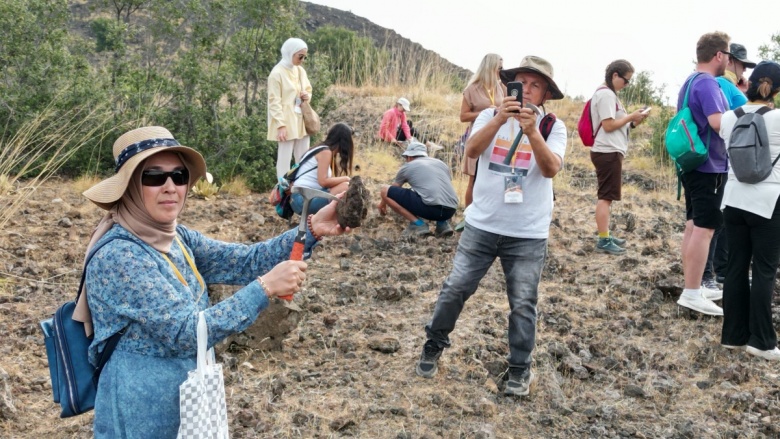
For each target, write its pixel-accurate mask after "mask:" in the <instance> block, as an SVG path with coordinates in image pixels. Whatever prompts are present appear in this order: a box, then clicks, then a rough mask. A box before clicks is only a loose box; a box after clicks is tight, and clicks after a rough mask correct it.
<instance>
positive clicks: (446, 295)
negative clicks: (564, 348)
mask: <svg viewBox="0 0 780 439" xmlns="http://www.w3.org/2000/svg"><path fill="white" fill-rule="evenodd" d="M546 255H547V240H546V239H522V238H511V237H508V236H503V235H497V234H495V233H489V232H485V231H483V230H480V229H477V228H475V227H472V226H470V225H469V224H468V223H466V228H465V230H463V233H462V235H461V237H460V241H459V242H458V250H457V252H456V253H455V258H454V259H453V263H452V265H453V266H452V272H451V273H450V275H449V276H447V279H446V280H445V281H444V286H442V289H441V292H440V293H439V299H438V300H437V302H436V308H435V309H434V311H433V317H432V318H431V321H430V322H429V323H428V324H427V325H426V326H425V332H426V334H427V336H428V339H429V340H433V341H434V342H435V343H436V344H437V345H438V346H439V347H440V348H445V347H450V339H449V334H450V332H452V330H453V329H455V322H457V320H458V316H460V312H461V311H462V310H463V305H464V304H465V303H466V300H468V299H469V297H471V295H472V294H474V292H475V291H476V290H477V287H478V286H479V282H480V281H481V280H482V278H483V277H484V276H485V273H487V271H488V269H489V268H490V266H491V265H493V261H495V259H496V258H497V257H498V258H500V259H501V267H502V268H503V270H504V278H505V280H506V290H507V297H508V299H509V310H510V311H509V358H508V360H509V367H516V368H528V367H529V366H530V365H531V352H532V351H533V349H534V345H535V344H536V302H537V299H538V296H539V294H538V287H539V280H540V278H541V274H542V267H543V266H544V260H545V257H546Z"/></svg>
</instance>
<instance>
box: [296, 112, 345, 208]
mask: <svg viewBox="0 0 780 439" xmlns="http://www.w3.org/2000/svg"><path fill="white" fill-rule="evenodd" d="M353 153H354V143H353V141H352V128H350V127H349V125H347V124H344V123H337V124H336V125H333V126H332V127H331V128H330V129H329V130H328V135H327V137H325V140H324V141H323V142H322V143H321V144H320V145H318V146H316V147H314V148H312V149H310V150H309V151H308V152H306V154H304V155H303V157H302V158H301V163H302V164H301V165H300V168H299V169H298V173H297V174H296V180H295V186H302V187H308V188H312V189H318V190H321V191H323V192H329V193H331V194H333V195H338V194H340V193H342V192H344V191H346V190H347V186H349V178H350V175H352V156H353ZM312 154H314V157H311V158H308V159H307V157H308V156H310V155H312ZM303 160H306V162H303ZM328 203H330V200H328V199H326V198H313V199H312V200H311V202H310V203H309V210H308V212H307V213H310V214H313V213H317V212H319V211H320V209H322V208H323V207H325V206H326V205H327V204H328ZM290 205H291V206H292V208H293V211H294V212H295V213H297V214H298V215H300V214H301V211H302V210H303V197H302V196H301V195H300V194H297V193H295V194H293V195H292V200H291V201H290Z"/></svg>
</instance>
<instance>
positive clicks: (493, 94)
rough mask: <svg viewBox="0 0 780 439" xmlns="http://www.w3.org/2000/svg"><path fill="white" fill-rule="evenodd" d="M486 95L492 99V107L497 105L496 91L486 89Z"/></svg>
mask: <svg viewBox="0 0 780 439" xmlns="http://www.w3.org/2000/svg"><path fill="white" fill-rule="evenodd" d="M485 93H487V95H488V98H489V99H490V105H496V99H495V98H496V90H495V89H493V90H488V88H487V87H485Z"/></svg>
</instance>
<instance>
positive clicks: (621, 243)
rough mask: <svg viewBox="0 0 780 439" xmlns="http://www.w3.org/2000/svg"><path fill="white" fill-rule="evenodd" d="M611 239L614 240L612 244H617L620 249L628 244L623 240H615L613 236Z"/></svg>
mask: <svg viewBox="0 0 780 439" xmlns="http://www.w3.org/2000/svg"><path fill="white" fill-rule="evenodd" d="M609 237H610V238H612V242H614V243H615V244H617V245H618V246H619V247H623V245H624V244H625V243H626V240H625V239H623V238H615V237H614V236H612V235H609Z"/></svg>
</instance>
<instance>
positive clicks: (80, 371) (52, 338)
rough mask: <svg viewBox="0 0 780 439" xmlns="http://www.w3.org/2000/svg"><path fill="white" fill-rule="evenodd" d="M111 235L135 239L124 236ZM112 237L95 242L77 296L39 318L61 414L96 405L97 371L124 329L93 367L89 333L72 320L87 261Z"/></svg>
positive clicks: (73, 412) (66, 415) (52, 388)
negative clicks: (52, 312) (90, 358)
mask: <svg viewBox="0 0 780 439" xmlns="http://www.w3.org/2000/svg"><path fill="white" fill-rule="evenodd" d="M114 239H121V240H123V241H130V242H134V241H131V240H130V239H126V238H114ZM111 241H113V239H110V240H107V241H105V242H102V243H100V244H98V245H96V246H95V248H93V249H92V251H90V252H89V254H88V255H87V259H86V263H85V264H84V271H83V272H82V273H81V282H80V283H79V289H78V292H77V293H76V300H75V301H72V302H67V303H65V304H64V305H62V306H60V307H59V308H58V309H57V311H56V312H55V313H54V316H53V317H52V318H50V319H47V320H43V321H42V322H41V328H42V329H43V336H44V342H45V344H46V357H47V358H48V360H49V374H50V375H51V390H52V393H53V396H54V402H55V403H58V404H60V406H61V407H62V412H61V413H60V417H61V418H68V417H71V416H76V415H80V414H82V413H86V412H88V411H90V410H92V409H93V408H95V395H96V394H97V384H98V379H99V378H100V372H101V371H102V370H103V366H105V364H106V363H107V362H108V359H109V358H111V354H112V353H113V352H114V348H116V345H117V344H118V343H119V339H120V338H121V337H122V335H123V334H124V332H125V331H124V329H123V330H121V331H119V332H118V333H116V334H114V335H112V336H111V337H109V338H108V340H106V345H105V347H104V349H103V352H101V353H100V354H99V355H98V358H97V367H94V366H92V364H90V363H89V359H88V349H89V345H90V344H91V343H92V337H87V335H86V333H85V332H84V323H82V322H78V321H76V320H73V311H74V310H75V309H76V303H78V301H79V296H81V291H82V290H83V288H84V281H85V279H86V276H87V264H89V261H90V260H92V256H94V255H95V253H97V251H98V250H100V249H101V248H102V247H103V246H104V245H106V244H108V243H109V242H111Z"/></svg>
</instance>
